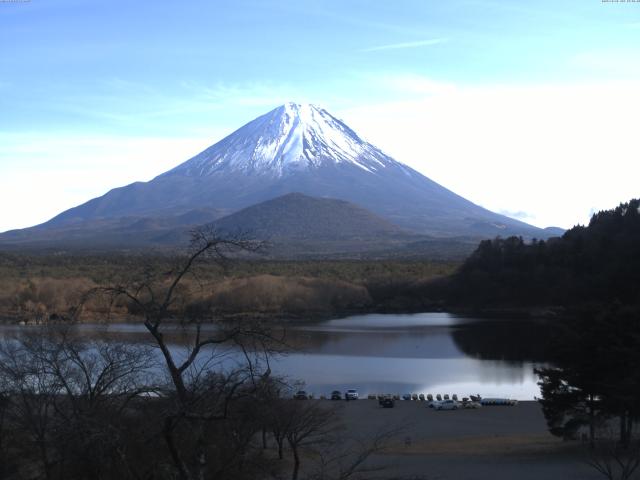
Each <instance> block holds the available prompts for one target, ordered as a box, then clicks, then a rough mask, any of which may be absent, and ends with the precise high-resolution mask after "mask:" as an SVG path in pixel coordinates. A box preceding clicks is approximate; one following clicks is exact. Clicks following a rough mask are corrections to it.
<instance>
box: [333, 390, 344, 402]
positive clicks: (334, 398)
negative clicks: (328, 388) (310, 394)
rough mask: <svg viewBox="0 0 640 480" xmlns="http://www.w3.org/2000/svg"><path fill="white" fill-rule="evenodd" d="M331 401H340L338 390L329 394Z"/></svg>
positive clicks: (340, 394)
mask: <svg viewBox="0 0 640 480" xmlns="http://www.w3.org/2000/svg"><path fill="white" fill-rule="evenodd" d="M331 400H342V393H341V392H340V390H334V391H333V392H331Z"/></svg>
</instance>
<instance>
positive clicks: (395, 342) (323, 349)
mask: <svg viewBox="0 0 640 480" xmlns="http://www.w3.org/2000/svg"><path fill="white" fill-rule="evenodd" d="M37 328H39V327H16V326H7V325H5V326H2V327H0V333H5V334H7V333H10V332H15V331H25V330H34V329H36V330H37ZM78 330H79V331H80V333H82V334H84V335H89V336H93V335H100V336H101V337H102V336H106V338H109V339H110V340H112V341H127V342H141V343H142V342H148V339H149V334H148V333H147V332H146V331H145V330H144V327H143V326H142V325H141V324H112V325H91V324H89V325H81V326H79V327H78ZM286 331H287V334H286V335H287V337H286V338H287V342H288V343H289V344H291V345H293V346H294V347H295V348H294V350H293V351H292V352H290V353H287V354H285V355H278V356H277V357H275V358H274V359H273V360H272V361H271V368H272V370H273V372H274V373H276V374H279V375H283V376H286V377H287V378H288V379H290V380H291V382H294V381H301V382H303V383H304V388H306V389H307V390H308V391H311V392H313V393H314V394H315V395H317V396H319V395H321V394H329V393H330V392H331V391H332V390H336V389H337V390H341V391H344V390H346V389H347V388H356V389H358V391H359V392H360V395H361V396H363V395H367V394H370V393H397V394H404V393H424V394H427V393H432V394H434V396H435V394H437V393H440V394H445V393H448V394H453V393H455V394H457V395H458V396H459V397H463V396H468V395H469V394H478V393H479V394H480V395H482V396H483V397H493V396H496V397H509V398H516V399H519V400H532V399H533V397H534V396H539V394H540V391H539V388H538V386H537V383H536V382H537V377H536V375H535V374H534V371H533V369H534V367H535V366H536V365H537V364H538V363H537V361H539V362H542V359H541V358H536V351H537V350H536V347H535V345H533V343H535V340H536V336H537V332H538V331H539V326H538V325H535V324H530V323H527V322H523V321H518V320H500V321H498V320H486V319H475V318H468V317H462V316H457V315H452V314H448V313H422V314H412V315H397V314H384V315H382V314H380V315H379V314H375V315H358V316H352V317H347V318H342V319H336V320H330V321H325V322H321V323H314V324H303V325H288V326H287V330H286ZM532 342H533V343H532ZM180 344H181V342H180V340H179V335H176V340H174V343H173V346H172V348H173V349H174V350H176V351H177V350H179V349H180V348H181V346H180Z"/></svg>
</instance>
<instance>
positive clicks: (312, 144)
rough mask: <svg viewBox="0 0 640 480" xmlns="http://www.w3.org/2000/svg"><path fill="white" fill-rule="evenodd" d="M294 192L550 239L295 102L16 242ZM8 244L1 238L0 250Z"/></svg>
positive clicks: (442, 230) (460, 227)
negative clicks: (164, 171)
mask: <svg viewBox="0 0 640 480" xmlns="http://www.w3.org/2000/svg"><path fill="white" fill-rule="evenodd" d="M292 192H300V193H302V194H305V195H308V196H313V197H319V198H332V199H341V200H345V201H348V202H352V203H355V204H357V205H359V206H360V207H362V208H364V209H366V210H369V211H371V212H373V213H375V214H376V215H379V216H382V217H384V218H385V219H386V220H388V221H389V222H391V223H393V224H395V225H398V226H400V227H402V228H404V229H405V230H410V231H412V232H415V233H418V234H426V235H430V236H437V237H442V238H446V237H453V236H466V237H472V238H483V237H484V238H487V237H495V236H497V235H501V236H507V235H523V236H525V237H538V238H546V237H548V236H549V232H545V231H544V230H542V229H539V228H536V227H533V226H531V225H528V224H526V223H523V222H520V221H517V220H514V219H511V218H508V217H505V216H502V215H498V214H496V213H493V212H490V211H488V210H486V209H484V208H482V207H480V206H478V205H475V204H473V203H472V202H469V201H468V200H466V199H464V198H462V197H460V196H459V195H456V194H455V193H453V192H451V191H450V190H447V189H446V188H444V187H442V186H441V185H439V184H437V183H435V182H433V181H432V180H430V179H428V178H427V177H425V176H424V175H422V174H420V173H418V172H416V171H415V170H413V169H411V168H410V167H408V166H406V165H404V164H402V163H400V162H398V161H396V160H394V159H392V158H390V157H389V156H387V155H385V154H384V153H383V152H382V151H380V150H379V149H377V148H376V147H375V146H373V145H371V144H370V143H367V142H366V141H364V140H362V139H361V138H360V137H359V136H358V135H357V134H356V133H355V132H354V131H353V130H351V129H350V128H349V127H348V126H347V125H345V124H344V123H343V122H341V121H340V120H338V119H336V118H335V117H333V116H332V115H331V114H329V113H328V112H327V111H326V110H323V109H320V108H318V107H315V106H312V105H297V104H292V103H290V104H286V105H283V106H281V107H278V108H276V109H274V110H272V111H271V112H268V113H266V114H265V115H262V116H261V117H258V118H256V119H255V120H253V121H252V122H249V123H248V124H246V125H245V126H243V127H241V128H240V129H239V130H237V131H235V132H234V133H232V134H231V135H229V136H228V137H226V138H224V139H223V140H221V141H220V142H218V143H216V144H215V145H213V146H211V147H209V148H208V149H206V150H204V151H203V152H202V153H200V154H198V155H196V156H195V157H193V158H191V159H190V160H188V161H186V162H184V163H183V164H181V165H178V166H177V167H175V168H174V169H172V170H170V171H168V172H166V173H164V174H162V175H160V176H158V177H156V178H155V179H153V180H151V181H150V182H146V183H142V182H137V183H133V184H131V185H128V186H125V187H121V188H116V189H114V190H111V191H110V192H108V193H107V194H105V195H103V196H102V197H99V198H95V199H93V200H90V201H88V202H86V203H85V204H82V205H80V206H78V207H75V208H72V209H70V210H67V211H65V212H63V213H61V214H60V215H58V216H56V217H55V218H53V219H52V220H50V221H49V222H47V223H45V224H42V225H39V226H37V227H33V228H31V229H26V230H25V231H23V232H21V234H22V235H23V236H25V235H26V236H27V237H29V238H34V235H35V236H41V237H42V238H45V237H46V236H47V234H48V233H47V232H53V231H56V232H64V231H65V230H66V229H70V228H73V229H74V231H75V232H76V233H77V234H78V235H79V234H80V233H79V232H81V231H82V230H86V231H87V232H89V233H90V232H92V231H94V230H95V227H96V225H104V224H105V223H107V224H110V223H113V222H116V223H118V222H120V219H123V218H136V219H138V220H139V219H141V218H154V219H158V218H164V217H170V218H176V217H178V216H180V215H183V214H185V213H187V212H190V211H193V210H195V209H215V211H216V212H218V216H223V215H228V214H230V213H233V212H236V211H238V210H240V209H243V208H246V207H249V206H251V205H254V204H257V203H260V202H264V201H266V200H269V199H272V198H276V197H279V196H282V195H285V194H288V193H292ZM154 221H156V220H154ZM61 234H62V233H61ZM9 236H10V237H12V238H13V239H14V240H15V238H16V234H15V233H12V234H11V235H9ZM18 237H20V235H18ZM6 238H7V235H6V234H5V235H2V236H0V242H1V241H3V240H5V239H6Z"/></svg>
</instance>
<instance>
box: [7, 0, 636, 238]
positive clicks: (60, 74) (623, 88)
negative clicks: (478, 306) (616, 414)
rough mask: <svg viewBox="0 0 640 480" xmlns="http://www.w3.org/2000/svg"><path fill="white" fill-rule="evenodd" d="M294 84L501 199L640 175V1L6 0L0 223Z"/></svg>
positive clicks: (207, 132)
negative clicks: (638, 139)
mask: <svg viewBox="0 0 640 480" xmlns="http://www.w3.org/2000/svg"><path fill="white" fill-rule="evenodd" d="M288 100H294V101H300V102H312V103H317V104H320V105H322V106H324V107H326V108H327V109H328V110H329V111H331V112H332V113H334V114H335V115H336V116H338V117H341V118H343V119H344V120H345V121H346V122H347V123H348V124H350V125H351V126H352V127H354V128H355V129H356V131H358V132H360V133H362V134H363V135H364V136H365V137H366V138H367V139H368V140H369V141H371V142H372V143H374V144H376V145H379V146H381V147H382V148H383V149H385V150H386V151H387V152H388V153H390V154H392V155H393V156H394V157H396V158H397V159H398V160H400V161H403V162H405V163H408V164H409V165H411V166H413V167H414V168H416V169H418V170H419V171H421V172H422V173H424V174H425V175H427V176H429V177H431V178H433V179H434V180H436V181H438V182H440V183H442V184H444V185H445V186H447V187H449V188H451V189H453V190H454V191H456V192H457V193H460V194H462V195H463V196H466V197H468V198H469V199H471V200H473V201H475V202H477V203H480V204H482V205H483V206H486V207H488V208H491V209H493V210H497V211H502V212H505V213H510V214H512V215H514V216H516V217H519V218H521V219H524V220H526V221H530V222H532V223H535V224H538V225H549V224H557V225H560V226H563V227H570V226H571V225H573V224H575V223H577V222H584V221H586V219H588V215H589V212H590V211H591V210H594V209H599V208H608V207H612V206H614V205H615V204H617V203H618V202H620V201H624V200H628V199H629V198H630V197H631V196H634V195H635V196H637V195H638V193H640V192H638V191H637V190H638V189H637V188H636V185H637V182H636V184H634V183H633V182H631V180H630V177H632V175H631V176H630V175H629V171H630V170H632V171H633V172H634V173H635V172H636V171H638V173H640V169H638V167H637V166H636V164H635V162H637V161H638V160H640V159H639V158H638V156H639V155H638V153H639V152H640V150H639V148H638V143H637V142H635V141H634V137H635V136H637V132H636V130H637V129H636V128H635V127H634V125H637V120H636V118H635V117H636V112H637V111H638V108H637V107H638V106H639V104H640V3H611V2H602V1H600V0H576V1H562V2H558V1H557V0H556V1H540V0H538V1H535V2H530V1H508V2H507V1H502V2H501V1H497V0H492V1H488V0H476V1H470V0H446V1H444V0H442V1H428V0H416V1H402V0H397V1H394V2H383V1H374V0H370V1H363V0H356V1H346V0H341V1H337V0H336V1H333V0H332V1H320V0H316V1H313V0H310V1H284V0H282V1H269V0H263V1H258V0H255V1H238V0H236V1H207V2H205V1H190V2H168V1H155V2H151V1H135V2H132V1H124V0H121V1H116V0H111V1H103V0H92V1H91V2H87V1H79V0H66V1H65V0H47V1H44V0H31V1H28V2H16V3H13V2H8V3H7V2H4V3H2V2H0V187H2V188H1V190H2V193H0V201H1V202H3V203H5V204H6V203H7V202H11V203H10V204H12V205H16V207H14V208H12V209H11V211H10V212H7V211H5V209H3V214H2V216H1V217H0V231H2V230H6V229H9V228H16V227H24V226H28V225H31V224H34V223H39V222H41V221H44V220H46V219H48V218H49V217H51V216H53V215H55V214H56V213H58V212H59V211H61V210H63V209H65V208H69V207H71V206H74V205H76V204H78V203H82V202H83V201H86V200H88V199H89V198H91V197H93V196H97V195H100V194H102V193H105V192H106V191H107V190H109V189H110V188H113V187H117V186H120V185H123V184H126V183H130V182H132V181H135V180H148V179H150V178H152V177H153V176H155V175H157V174H159V173H161V172H162V171H164V170H166V169H168V168H170V167H171V166H173V165H176V164H178V163H180V162H182V161H184V160H186V159H187V158H189V157H190V156H192V155H194V154H195V153H197V152H198V151H199V150H202V149H204V148H205V147H207V146H208V145H210V144H212V143H215V142H216V141H217V140H219V139H220V138H221V137H222V136H224V135H225V134H227V133H230V132H231V131H233V130H235V129H236V128H238V127H240V126H241V125H242V124H244V123H246V122H247V121H249V120H251V119H252V118H254V117H256V116H257V115H259V114H262V113H264V112H265V111H267V110H270V109H272V108H275V107H276V106H278V105H279V104H281V103H283V102H285V101H288ZM532 164H535V165H537V166H538V168H537V169H536V168H532ZM610 170H611V171H610ZM621 170H624V171H625V172H626V173H625V174H622V173H620V171H621ZM603 171H608V173H607V174H606V175H605V174H603ZM541 193H543V194H544V195H541ZM16 196H18V197H20V198H21V200H22V201H19V202H15V200H14V199H15V197H16ZM559 203H562V208H559V207H558V204H559Z"/></svg>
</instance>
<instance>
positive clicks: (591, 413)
mask: <svg viewBox="0 0 640 480" xmlns="http://www.w3.org/2000/svg"><path fill="white" fill-rule="evenodd" d="M595 422H596V418H595V412H594V410H593V395H589V448H590V449H591V450H593V449H594V448H595V440H596V438H595V436H596V425H595Z"/></svg>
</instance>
